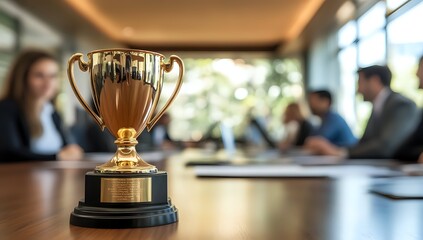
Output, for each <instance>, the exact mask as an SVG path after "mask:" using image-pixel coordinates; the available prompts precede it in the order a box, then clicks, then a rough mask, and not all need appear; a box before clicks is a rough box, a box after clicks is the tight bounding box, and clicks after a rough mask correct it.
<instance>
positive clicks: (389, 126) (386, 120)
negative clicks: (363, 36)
mask: <svg viewBox="0 0 423 240" xmlns="http://www.w3.org/2000/svg"><path fill="white" fill-rule="evenodd" d="M357 73H358V92H359V93H361V94H362V95H363V99H364V100H365V101H370V102H372V104H373V110H372V114H371V116H370V118H369V121H368V123H367V126H366V129H365V131H364V134H363V136H362V137H361V139H360V141H359V142H358V143H357V144H356V145H354V146H351V147H349V148H339V147H337V146H335V145H333V144H331V143H330V142H328V141H326V140H324V139H322V138H312V139H308V140H307V142H306V148H307V149H308V150H309V151H311V152H313V153H315V154H322V155H334V156H340V157H344V158H392V157H393V156H394V153H395V152H396V151H397V150H398V148H399V147H400V145H401V144H402V143H403V142H404V140H405V139H406V138H407V137H408V136H409V135H410V133H411V132H412V131H413V130H414V129H415V126H416V124H417V122H418V117H419V114H418V109H417V108H416V104H415V103H414V102H412V101H411V100H410V99H408V98H405V97H404V96H402V95H401V94H399V93H396V92H393V91H392V90H391V88H390V83H391V78H392V74H391V71H390V70H389V68H388V67H386V66H377V65H374V66H370V67H366V68H360V69H359V70H358V71H357Z"/></svg>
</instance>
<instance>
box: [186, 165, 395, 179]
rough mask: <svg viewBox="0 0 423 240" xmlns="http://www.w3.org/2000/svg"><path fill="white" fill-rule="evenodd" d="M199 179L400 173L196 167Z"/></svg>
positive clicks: (339, 168) (322, 168) (287, 167)
mask: <svg viewBox="0 0 423 240" xmlns="http://www.w3.org/2000/svg"><path fill="white" fill-rule="evenodd" d="M194 171H195V174H196V175H197V176H199V177H330V178H340V177H345V176H398V175H401V173H400V172H398V171H394V170H390V169H389V168H385V167H373V166H355V165H345V166H343V165H340V166H315V167H310V166H308V167H307V166H297V165H241V166H235V165H231V166H198V167H195V169H194Z"/></svg>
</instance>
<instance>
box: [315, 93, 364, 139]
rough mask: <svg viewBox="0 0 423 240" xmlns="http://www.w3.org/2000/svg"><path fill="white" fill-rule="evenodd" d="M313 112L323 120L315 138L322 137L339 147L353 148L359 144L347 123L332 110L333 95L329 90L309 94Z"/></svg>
mask: <svg viewBox="0 0 423 240" xmlns="http://www.w3.org/2000/svg"><path fill="white" fill-rule="evenodd" d="M308 104H309V106H310V110H311V112H312V113H313V114H314V115H316V116H317V117H319V119H320V120H321V124H320V126H319V127H318V128H317V129H316V130H315V131H313V133H312V135H313V136H320V137H322V138H324V139H326V140H327V141H329V142H330V143H331V144H333V145H336V146H338V147H348V146H352V145H354V144H355V143H356V142H357V139H356V137H355V136H354V134H353V133H352V131H351V129H350V127H349V126H348V124H347V122H345V120H344V119H343V118H342V117H341V116H340V115H339V114H337V113H335V112H333V111H332V110H331V107H332V94H331V93H330V92H329V91H327V90H317V91H312V92H310V93H309V94H308Z"/></svg>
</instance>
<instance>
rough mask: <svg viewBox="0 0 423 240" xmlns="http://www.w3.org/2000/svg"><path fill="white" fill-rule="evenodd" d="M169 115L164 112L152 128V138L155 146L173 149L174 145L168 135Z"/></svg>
mask: <svg viewBox="0 0 423 240" xmlns="http://www.w3.org/2000/svg"><path fill="white" fill-rule="evenodd" d="M170 121H171V118H170V115H169V114H168V113H164V114H163V115H162V116H161V117H160V119H159V120H158V121H157V123H156V125H155V126H154V127H153V129H152V133H151V135H152V140H153V146H154V147H155V148H161V149H173V148H175V147H176V145H175V143H174V141H173V140H172V138H171V137H170V135H169V125H170Z"/></svg>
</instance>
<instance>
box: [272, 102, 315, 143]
mask: <svg viewBox="0 0 423 240" xmlns="http://www.w3.org/2000/svg"><path fill="white" fill-rule="evenodd" d="M282 121H283V123H284V125H285V128H286V132H287V134H286V138H285V139H284V140H283V141H282V142H281V143H280V144H279V148H280V149H281V150H287V149H288V148H291V147H299V146H303V145H304V141H305V139H306V138H307V137H308V136H310V134H311V133H312V131H313V125H312V124H311V123H310V122H309V121H308V120H307V119H306V117H305V114H304V111H303V110H302V108H301V106H300V104H299V103H296V102H293V103H290V104H288V106H287V107H286V109H285V113H284V115H283V119H282Z"/></svg>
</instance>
